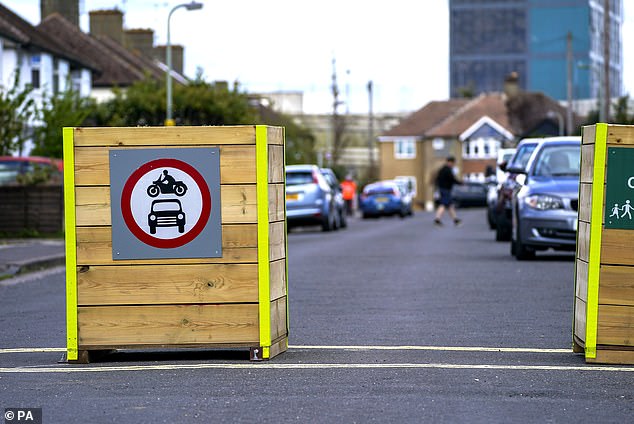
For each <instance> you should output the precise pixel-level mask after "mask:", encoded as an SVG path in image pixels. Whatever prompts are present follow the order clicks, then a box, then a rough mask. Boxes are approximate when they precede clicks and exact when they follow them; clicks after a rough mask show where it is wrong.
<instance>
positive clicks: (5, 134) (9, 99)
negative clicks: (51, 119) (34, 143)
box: [0, 72, 35, 155]
mask: <svg viewBox="0 0 634 424" xmlns="http://www.w3.org/2000/svg"><path fill="white" fill-rule="evenodd" d="M32 92H33V87H32V86H31V85H30V84H26V85H23V86H21V85H20V73H19V72H16V73H15V76H14V78H13V85H12V86H11V87H9V89H8V90H2V89H0V155H10V154H12V153H16V152H17V153H22V149H23V148H24V143H25V142H26V140H27V139H28V134H27V128H28V124H29V122H30V121H31V119H32V117H33V115H34V113H35V103H34V101H33V98H32V97H31V93H32Z"/></svg>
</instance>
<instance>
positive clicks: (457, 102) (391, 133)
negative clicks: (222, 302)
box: [384, 99, 469, 137]
mask: <svg viewBox="0 0 634 424" xmlns="http://www.w3.org/2000/svg"><path fill="white" fill-rule="evenodd" d="M468 102H469V100H467V99H451V100H446V101H433V102H429V103H427V104H426V105H425V106H424V107H422V108H421V109H419V110H417V111H416V112H414V113H412V114H411V115H409V116H407V117H406V118H404V119H403V120H401V122H399V124H398V125H396V126H395V127H392V128H391V129H390V130H388V131H387V132H386V133H385V134H384V136H388V137H398V136H424V135H425V134H426V133H427V131H429V130H430V129H431V128H433V127H434V126H436V125H438V124H439V123H440V122H442V121H443V120H444V119H445V118H447V116H449V115H451V114H453V113H454V112H456V111H457V110H459V109H460V108H462V107H463V106H464V105H465V104H467V103H468Z"/></svg>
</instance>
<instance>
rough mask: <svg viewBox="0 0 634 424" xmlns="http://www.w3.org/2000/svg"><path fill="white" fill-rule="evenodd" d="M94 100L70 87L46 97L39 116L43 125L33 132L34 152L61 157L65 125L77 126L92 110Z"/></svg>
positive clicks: (40, 154)
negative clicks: (84, 96) (82, 95)
mask: <svg viewBox="0 0 634 424" xmlns="http://www.w3.org/2000/svg"><path fill="white" fill-rule="evenodd" d="M93 108H94V102H93V101H92V100H90V99H87V98H83V97H81V96H80V95H79V92H77V91H76V90H73V89H68V90H66V91H64V92H63V93H60V94H58V95H55V94H53V95H52V96H50V97H46V98H45V99H44V101H43V102H42V109H41V110H40V111H39V113H38V117H39V119H40V120H41V122H42V124H43V125H40V126H37V127H35V129H34V132H33V143H34V144H35V147H34V148H33V152H32V153H33V154H34V155H39V156H46V157H51V158H61V157H62V156H63V154H64V149H63V134H62V129H63V128H64V127H77V126H81V125H82V124H84V121H85V120H86V118H87V117H88V115H90V113H91V112H92V109H93Z"/></svg>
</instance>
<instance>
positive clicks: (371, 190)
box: [366, 187, 394, 195]
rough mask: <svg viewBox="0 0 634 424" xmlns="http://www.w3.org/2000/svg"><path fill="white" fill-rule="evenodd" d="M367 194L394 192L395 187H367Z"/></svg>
mask: <svg viewBox="0 0 634 424" xmlns="http://www.w3.org/2000/svg"><path fill="white" fill-rule="evenodd" d="M366 194H370V195H375V194H394V189H393V188H392V187H370V188H369V189H367V191H366Z"/></svg>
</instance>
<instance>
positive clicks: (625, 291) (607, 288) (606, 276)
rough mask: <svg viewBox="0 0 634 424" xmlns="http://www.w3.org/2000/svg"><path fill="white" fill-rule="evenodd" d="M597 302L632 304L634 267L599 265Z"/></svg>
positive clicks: (633, 297) (633, 303)
mask: <svg viewBox="0 0 634 424" xmlns="http://www.w3.org/2000/svg"><path fill="white" fill-rule="evenodd" d="M599 304H602V305H623V306H634V267H631V266H607V265H603V266H601V273H600V277H599ZM632 325H634V322H632Z"/></svg>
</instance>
